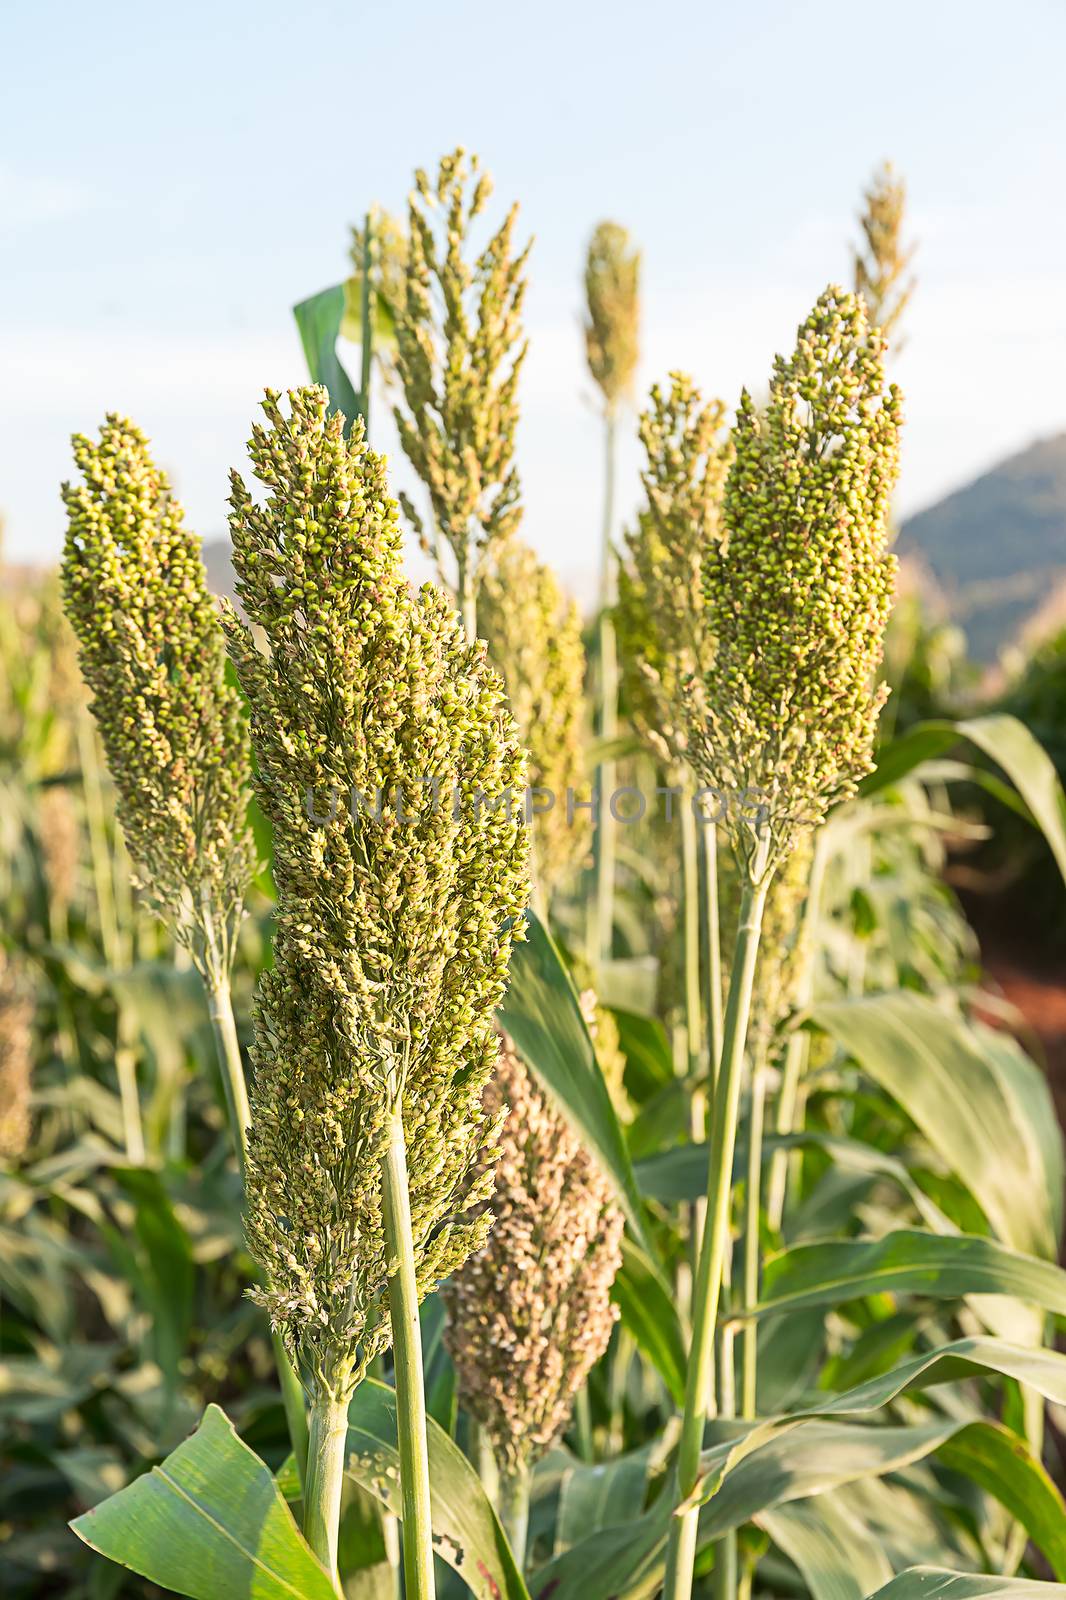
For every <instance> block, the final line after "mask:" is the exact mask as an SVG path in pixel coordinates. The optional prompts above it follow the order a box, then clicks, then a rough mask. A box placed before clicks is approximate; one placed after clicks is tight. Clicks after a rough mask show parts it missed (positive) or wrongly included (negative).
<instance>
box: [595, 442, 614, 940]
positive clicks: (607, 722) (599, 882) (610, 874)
mask: <svg viewBox="0 0 1066 1600" xmlns="http://www.w3.org/2000/svg"><path fill="white" fill-rule="evenodd" d="M615 432H616V423H615V416H614V413H613V411H611V410H608V411H607V413H606V416H605V418H604V483H603V534H602V544H601V551H600V630H599V632H600V738H601V739H614V738H615V737H616V735H617V733H618V647H617V642H616V640H615V632H614V618H613V616H612V613H611V608H612V606H613V605H614V562H613V559H612V553H611V535H612V533H613V532H614V482H615ZM615 782H616V773H615V764H614V762H613V761H605V762H603V763H602V764H601V766H600V771H599V816H598V819H597V827H596V947H595V948H594V950H593V951H592V956H593V960H597V959H598V960H600V961H609V960H610V958H611V953H612V950H613V947H614V874H615V859H616V854H617V839H616V837H615V819H614V813H613V812H612V810H611V799H612V797H613V795H614V791H615Z"/></svg>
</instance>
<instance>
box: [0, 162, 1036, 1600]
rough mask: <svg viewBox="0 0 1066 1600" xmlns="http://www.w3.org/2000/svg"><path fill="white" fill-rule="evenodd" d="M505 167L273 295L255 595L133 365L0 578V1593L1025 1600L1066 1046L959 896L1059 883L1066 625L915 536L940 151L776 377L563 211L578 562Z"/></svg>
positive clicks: (255, 495) (238, 497) (255, 441)
mask: <svg viewBox="0 0 1066 1600" xmlns="http://www.w3.org/2000/svg"><path fill="white" fill-rule="evenodd" d="M509 199H510V196H508V195H506V194H504V195H501V194H500V193H498V192H497V191H496V189H495V188H494V185H493V183H492V181H491V180H490V178H489V176H488V174H487V172H486V170H485V168H484V167H483V165H482V164H481V163H480V162H479V161H478V159H477V158H476V157H475V156H473V155H472V154H470V153H467V152H465V151H464V150H462V149H456V150H454V151H452V152H451V153H449V154H447V155H445V156H444V157H443V159H441V160H440V161H439V162H438V163H437V164H435V165H431V166H428V167H427V168H426V169H424V170H419V171H418V172H417V173H416V174H415V176H414V179H413V182H412V186H411V189H410V196H409V200H408V202H407V205H406V209H403V208H401V207H397V209H396V210H395V212H389V211H386V210H384V209H381V208H377V207H374V208H371V209H369V210H367V211H366V213H365V215H364V216H363V217H361V218H360V219H359V220H358V222H357V224H356V225H355V226H354V227H353V229H352V233H351V255H350V261H349V263H348V269H347V274H348V275H347V276H346V277H345V278H343V280H342V281H339V282H337V283H336V284H335V285H334V286H333V287H331V288H327V289H325V290H323V291H321V292H319V293H315V294H311V295H309V296H308V297H307V298H305V299H302V300H300V301H299V303H298V304H297V305H296V307H295V323H296V328H297V330H298V335H299V339H300V344H301V349H302V353H303V357H304V359H305V361H306V366H307V374H306V381H305V382H304V383H303V384H302V385H300V386H297V387H293V388H291V389H286V390H284V391H277V390H274V389H271V388H267V389H265V391H264V390H260V391H259V392H258V393H255V392H251V393H249V395H248V403H247V416H248V422H247V431H248V436H249V442H248V446H247V451H246V454H245V455H244V456H243V457H242V458H241V459H237V460H234V461H233V463H232V467H233V471H232V474H231V477H230V484H229V500H228V520H229V536H230V541H231V546H232V565H233V573H234V575H235V576H234V581H233V584H232V585H231V586H230V593H229V595H228V597H227V596H223V597H222V598H219V597H217V596H216V594H215V593H213V592H212V591H211V589H209V586H208V580H207V574H206V571H205V566H204V561H203V558H202V554H201V541H200V538H199V537H198V535H197V534H196V533H194V532H193V531H192V529H191V526H190V523H189V522H188V521H187V520H186V518H185V514H184V511H183V508H182V504H181V501H180V498H179V497H178V494H177V492H176V488H172V487H171V481H170V477H169V475H168V472H166V471H164V469H163V467H162V465H161V464H160V459H159V457H158V455H157V452H156V448H155V446H154V444H153V441H152V440H150V439H149V438H148V437H147V435H146V433H145V432H144V431H142V427H141V426H140V425H139V423H138V419H137V418H130V417H127V416H125V415H123V414H121V413H118V412H111V413H108V414H107V415H104V416H100V415H86V416H80V415H75V416H72V417H71V427H72V428H74V429H76V430H78V431H76V432H75V433H74V436H73V440H72V444H71V450H70V456H69V464H68V469H67V479H66V481H65V482H64V483H63V485H62V491H61V493H62V502H63V520H64V528H65V544H64V548H63V552H62V556H61V559H60V560H59V562H58V565H57V566H56V567H55V568H54V569H53V568H48V569H46V568H45V567H44V565H41V566H40V567H38V568H36V569H34V570H32V571H31V570H29V569H16V568H15V567H14V566H9V567H8V568H7V569H6V570H5V583H4V588H3V594H2V597H0V910H2V916H0V1592H2V1594H3V1595H4V1596H5V1597H9V1600H49V1597H53V1596H62V1597H70V1600H120V1597H133V1596H147V1597H149V1600H155V1597H160V1596H168V1595H178V1596H190V1597H193V1600H245V1597H247V1600H330V1597H331V1596H337V1595H342V1596H346V1597H347V1600H432V1597H433V1596H439V1597H440V1600H462V1597H463V1596H464V1595H473V1596H475V1597H476V1600H653V1597H655V1596H659V1595H661V1596H663V1597H664V1600H689V1597H691V1596H698V1597H712V1596H713V1597H714V1600H756V1597H805V1596H809V1597H811V1600H866V1597H872V1596H876V1597H877V1600H925V1597H932V1596H936V1597H937V1600H978V1597H985V1596H988V1597H993V1600H996V1597H1004V1600H1007V1597H1015V1596H1016V1597H1018V1600H1025V1597H1027V1596H1030V1597H1033V1600H1036V1597H1039V1596H1041V1595H1044V1594H1045V1593H1046V1594H1048V1595H1049V1596H1050V1595H1052V1594H1053V1593H1056V1592H1058V1589H1059V1588H1060V1587H1063V1586H1064V1585H1066V1502H1064V1498H1063V1488H1064V1486H1066V1354H1062V1353H1060V1351H1059V1349H1058V1342H1059V1334H1060V1331H1061V1330H1062V1328H1063V1327H1064V1326H1066V1271H1064V1270H1063V1268H1062V1267H1061V1266H1060V1264H1059V1262H1060V1254H1061V1251H1062V1243H1063V1196H1064V1179H1066V1167H1064V1149H1063V1139H1062V1135H1061V1132H1060V1124H1059V1120H1058V1116H1057V1112H1056V1098H1055V1092H1054V1091H1055V1089H1056V1087H1059V1088H1061V1085H1056V1084H1055V1082H1054V1079H1053V1076H1050V1075H1049V1072H1048V1070H1047V1059H1046V1056H1045V1052H1044V1049H1043V1044H1042V1040H1041V1037H1040V1027H1039V1019H1034V1018H1030V1017H1027V1016H1026V1015H1025V1014H1023V1012H1022V1011H1020V1010H1019V1009H1018V1008H1017V1007H1016V1006H1015V1005H1014V1004H1012V1002H1011V1000H1010V998H1009V985H1005V986H1001V985H1000V984H998V983H997V982H996V981H994V977H993V976H991V975H990V974H989V973H988V972H987V971H986V970H985V969H984V968H983V966H982V955H981V948H980V945H979V942H978V938H977V935H976V933H975V931H974V921H975V917H973V916H971V913H972V912H973V905H974V897H975V894H976V892H977V891H976V890H975V885H976V886H977V888H978V889H980V887H981V886H982V885H983V886H984V887H985V888H987V887H988V885H989V884H990V883H993V882H994V883H996V884H999V883H1000V882H1005V881H1007V880H1009V881H1010V882H1011V883H1013V884H1015V885H1018V884H1021V885H1022V888H1021V891H1020V892H1021V895H1022V900H1023V904H1024V906H1025V907H1026V910H1025V912H1024V913H1023V920H1025V919H1026V918H1030V919H1032V920H1033V921H1034V923H1035V922H1036V921H1038V920H1039V918H1041V917H1045V918H1047V919H1049V922H1053V921H1054V919H1056V918H1057V919H1059V921H1060V922H1061V918H1062V907H1063V904H1064V903H1066V902H1064V900H1063V898H1062V895H1063V885H1062V879H1063V877H1064V876H1066V796H1064V792H1063V787H1062V783H1061V781H1060V776H1059V770H1058V769H1059V767H1060V766H1061V765H1062V745H1061V735H1062V728H1063V725H1064V724H1063V719H1062V717H1061V716H1058V715H1057V707H1059V706H1061V705H1062V694H1061V687H1060V684H1061V678H1062V665H1061V663H1062V661H1063V659H1066V647H1064V644H1063V636H1062V635H1058V636H1052V637H1050V638H1049V639H1048V640H1047V641H1045V643H1044V644H1043V645H1042V646H1041V648H1040V649H1039V650H1033V651H1031V652H1030V653H1029V654H1027V655H1026V657H1025V659H1024V660H1019V661H1018V662H1016V663H1015V665H1014V667H1013V669H1012V672H1011V675H1010V678H1009V682H1006V683H1005V684H1004V683H1000V684H999V685H994V686H992V687H990V686H989V684H988V682H987V681H985V682H984V683H983V684H982V683H979V682H978V675H977V673H976V671H975V670H974V669H971V668H970V667H969V666H968V664H967V662H966V660H965V652H964V648H963V646H962V645H961V643H960V642H959V636H958V634H957V632H956V631H955V630H953V629H952V628H951V627H950V626H949V625H948V624H947V623H946V622H945V621H944V620H943V619H942V618H940V617H938V616H936V615H934V614H932V613H931V612H930V611H929V610H928V608H926V606H925V605H924V603H923V601H922V598H921V596H920V595H919V594H918V592H917V591H916V590H915V588H914V587H913V585H911V584H908V583H907V582H905V581H903V579H902V578H901V576H900V562H899V560H897V555H896V551H895V546H896V528H897V518H896V515H895V510H894V507H895V496H896V486H897V474H898V468H899V461H900V453H901V451H904V452H905V451H906V448H907V440H908V427H909V424H908V421H907V406H906V396H905V395H904V394H903V393H902V392H901V388H900V386H899V385H898V384H897V381H896V355H897V351H898V350H899V349H900V348H902V345H903V342H904V338H905V334H906V332H907V330H908V319H909V316H910V314H911V311H912V296H913V294H914V293H915V290H916V274H917V268H916V267H915V264H914V263H915V259H916V258H915V255H914V247H913V240H912V235H911V231H910V219H909V213H908V210H907V200H906V189H905V186H904V184H903V181H902V179H901V177H900V175H899V174H898V173H897V172H895V171H894V170H893V169H892V168H891V167H889V166H885V167H883V168H879V169H878V170H877V171H876V172H875V173H874V174H873V175H872V177H871V178H870V181H869V184H868V187H867V189H866V191H865V193H864V194H862V195H861V196H860V197H858V199H857V201H856V211H857V214H858V225H857V227H856V229H855V237H856V239H857V241H858V242H857V244H856V245H855V248H854V251H853V262H852V272H851V275H850V278H849V279H848V281H846V282H842V283H833V282H829V283H828V284H827V286H826V287H824V288H823V289H821V292H818V286H815V290H814V292H813V293H812V294H811V295H810V296H809V297H808V299H807V300H806V301H805V302H803V303H797V304H796V305H795V307H794V315H793V318H792V322H793V326H794V329H795V332H794V334H793V335H792V337H791V342H789V343H788V344H787V345H785V346H784V347H783V348H782V349H781V352H780V354H779V355H778V356H777V358H776V360H775V361H774V362H773V363H772V365H770V366H769V367H767V369H766V370H761V371H760V370H756V371H752V372H751V373H750V374H749V375H748V380H747V387H746V388H745V389H744V391H743V392H742V393H739V394H734V393H729V394H721V395H719V394H716V393H713V392H710V391H709V390H707V389H705V388H704V387H703V386H701V385H699V384H697V382H696V381H695V379H694V378H693V377H692V376H690V375H689V374H688V373H686V372H685V371H681V370H677V371H663V372H661V373H659V374H658V375H657V377H656V378H655V379H654V381H653V382H652V383H651V385H650V387H649V386H645V385H644V384H642V383H638V377H637V374H638V361H639V359H640V356H641V349H642V343H641V341H642V337H643V321H642V317H643V312H644V300H643V292H644V279H643V258H642V252H641V248H640V245H639V242H638V241H637V240H636V239H635V238H634V237H632V236H631V235H630V233H629V232H627V230H626V228H624V227H623V226H621V225H620V224H619V223H616V222H613V221H604V222H601V223H600V224H599V225H598V226H596V227H595V228H594V229H590V232H589V237H588V249H587V258H586V261H585V263H584V267H583V277H582V281H581V287H582V296H583V308H582V320H581V327H580V329H577V328H575V329H574V330H573V336H574V338H575V340H578V341H581V340H583V352H582V353H583V357H584V360H585V364H586V366H587V379H588V384H589V387H590V392H591V393H592V394H593V395H594V397H595V407H596V415H597V425H596V426H597V435H598V438H599V440H600V445H599V450H600V454H599V456H598V459H597V463H596V471H597V474H598V475H599V477H598V481H599V483H600V485H601V487H600V490H599V494H600V498H601V501H602V528H601V529H599V530H595V531H594V532H593V533H592V534H591V535H590V541H589V542H590V546H591V547H593V548H594V549H595V550H596V553H597V554H596V559H597V563H598V592H597V596H596V599H595V603H594V604H592V605H590V606H588V607H584V608H583V607H581V606H579V605H578V603H577V602H576V601H575V600H574V599H573V598H572V597H571V595H569V594H568V592H567V589H566V586H565V585H564V583H563V582H562V581H561V578H560V577H559V575H558V574H557V573H556V572H555V571H553V569H552V567H551V565H549V564H548V563H546V562H545V560H544V559H543V558H542V555H541V554H540V553H539V552H538V550H537V549H535V548H534V546H533V544H532V542H527V540H526V537H525V534H526V531H527V530H526V528H525V526H524V522H523V513H524V510H525V488H524V479H523V477H522V475H521V471H520V468H521V466H522V452H521V438H522V435H521V431H520V424H521V419H522V406H523V378H524V374H525V355H526V346H527V336H526V328H525V315H526V300H527V285H528V284H529V283H530V280H531V278H532V277H533V276H534V274H535V270H536V258H535V256H531V255H530V253H529V249H528V239H527V235H526V233H525V231H524V223H523V218H522V213H521V212H520V210H519V209H518V207H517V206H510V205H509ZM918 260H919V261H920V257H919V258H918ZM917 292H918V293H920V285H918V287H917ZM269 376H270V375H269V373H265V374H264V377H265V378H269ZM385 439H387V440H388V451H387V454H386V453H385V444H384V443H383V442H382V441H383V440H385ZM633 450H638V451H639V469H638V470H639V482H637V481H635V476H636V475H635V474H632V473H630V479H632V480H633V481H628V480H627V479H626V476H625V475H626V473H627V472H629V468H628V466H627V463H628V462H629V461H630V459H631V454H630V452H631V451H633ZM632 459H636V457H632ZM176 483H177V485H178V486H180V478H177V477H176ZM56 487H57V489H58V485H57V486H56ZM631 502H632V503H634V504H636V505H637V510H636V512H635V513H634V514H633V515H630V514H629V513H628V511H627V509H626V508H627V507H628V506H629V505H630V503H631ZM412 572H414V573H415V574H416V575H418V581H415V580H414V578H413V577H412ZM422 575H424V580H423V577H422ZM222 587H225V585H223V586H222ZM1056 730H1057V731H1056ZM1056 738H1058V740H1059V743H1058V744H1056ZM1026 885H1028V888H1027V887H1026ZM1048 907H1050V908H1051V909H1050V911H1048V910H1047V908H1048ZM976 920H979V917H977V919H976ZM1041 926H1044V924H1043V923H1042V924H1041ZM1001 934H1002V937H1001V939H1000V945H999V947H998V948H1002V947H1003V943H1004V940H1006V942H1007V944H1010V939H1011V935H1010V930H1009V928H1008V929H1007V930H1006V932H1003V930H1001ZM1048 947H1049V948H1053V947H1054V941H1053V939H1052V938H1051V936H1050V935H1049V936H1048ZM1012 948H1015V947H1013V946H1012ZM1017 948H1020V946H1018V947H1017ZM1005 987H1006V988H1007V990H1008V992H1007V993H1005V992H1004V988H1005ZM1034 1020H1035V1021H1036V1022H1037V1026H1036V1027H1035V1028H1034V1026H1033V1025H1032V1023H1033V1021H1034ZM1064 1593H1066V1588H1064Z"/></svg>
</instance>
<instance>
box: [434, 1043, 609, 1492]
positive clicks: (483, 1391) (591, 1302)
mask: <svg viewBox="0 0 1066 1600" xmlns="http://www.w3.org/2000/svg"><path fill="white" fill-rule="evenodd" d="M485 1104H486V1111H487V1113H488V1114H489V1115H490V1116H493V1117H495V1116H498V1115H499V1114H500V1113H503V1114H504V1122H503V1127H502V1131H501V1134H500V1150H501V1153H500V1161H499V1165H498V1167H497V1170H496V1188H495V1193H494V1195H493V1198H492V1201H491V1212H492V1215H493V1218H494V1221H493V1226H492V1231H491V1233H490V1234H489V1236H488V1239H487V1241H486V1243H485V1244H484V1246H483V1247H482V1249H481V1250H480V1251H478V1253H477V1254H475V1255H472V1256H471V1257H470V1259H469V1260H468V1261H467V1262H466V1264H465V1266H463V1268H462V1269H461V1270H460V1271H459V1272H458V1273H456V1275H455V1277H454V1278H453V1279H452V1281H451V1282H450V1283H449V1285H448V1286H447V1288H446V1290H445V1295H446V1300H447V1305H448V1319H449V1320H448V1329H447V1332H446V1335H445V1339H446V1343H447V1346H448V1349H449V1350H450V1352H451V1356H452V1359H453V1361H454V1362H455V1367H456V1372H457V1374H458V1378H459V1388H460V1392H461V1394H462V1398H463V1403H464V1405H465V1406H466V1407H467V1408H468V1410H469V1411H470V1412H471V1413H472V1415H473V1416H475V1417H476V1418H477V1420H478V1422H479V1423H480V1424H481V1426H482V1427H483V1428H484V1429H485V1431H486V1433H487V1434H488V1437H489V1439H490V1441H491V1443H492V1448H493V1454H494V1455H495V1457H496V1460H497V1462H498V1463H499V1464H500V1466H501V1467H502V1468H504V1470H505V1471H507V1472H514V1471H516V1470H521V1469H524V1468H527V1467H529V1466H530V1465H532V1463H533V1462H534V1461H535V1460H536V1459H537V1458H538V1457H539V1456H541V1455H542V1454H543V1453H544V1451H545V1450H547V1449H548V1447H549V1445H551V1443H552V1442H553V1440H555V1439H556V1438H557V1437H558V1436H559V1434H560V1433H561V1432H562V1431H563V1429H564V1428H565V1427H566V1424H567V1422H568V1421H569V1419H570V1412H571V1409H572V1407H573V1403H574V1397H575V1395H576V1394H577V1392H578V1390H579V1389H580V1388H581V1386H582V1384H583V1383H584V1381H585V1379H586V1377H587V1376H588V1374H589V1371H590V1370H591V1368H592V1367H593V1366H594V1365H595V1363H596V1362H597V1361H598V1360H599V1358H600V1356H601V1355H602V1354H603V1352H604V1350H605V1349H606V1348H607V1343H608V1340H609V1339H610V1336H611V1329H612V1328H613V1326H614V1323H615V1319H616V1317H617V1314H618V1313H617V1310H616V1308H615V1307H614V1306H613V1305H612V1304H611V1299H610V1293H611V1285H612V1283H613V1282H614V1279H615V1275H616V1274H617V1272H618V1269H619V1267H620V1265H621V1259H622V1254H621V1252H622V1229H623V1218H622V1214H621V1212H620V1210H619V1209H618V1206H617V1205H616V1204H615V1202H614V1200H613V1199H612V1197H611V1190H610V1186H609V1184H608V1182H607V1179H606V1178H605V1177H604V1175H603V1173H602V1172H601V1170H600V1168H599V1167H598V1166H597V1165H596V1163H595V1161H594V1160H593V1158H592V1157H591V1156H590V1155H589V1153H588V1152H587V1151H586V1150H585V1149H584V1147H583V1146H582V1144H581V1142H580V1140H579V1139H578V1137H577V1135H576V1134H575V1133H574V1131H573V1129H572V1128H571V1127H570V1125H569V1124H568V1123H567V1122H566V1120H565V1119H564V1118H563V1117H562V1116H561V1114H560V1113H559V1112H558V1111H557V1110H556V1109H555V1107H554V1106H553V1105H552V1104H551V1102H550V1101H549V1099H548V1097H547V1096H546V1095H545V1094H544V1093H543V1091H542V1090H541V1089H540V1088H539V1087H538V1085H537V1084H535V1083H534V1081H533V1079H532V1078H531V1076H530V1074H529V1072H528V1071H527V1069H526V1068H525V1066H524V1065H523V1063H522V1061H521V1060H520V1059H519V1057H518V1054H517V1052H516V1051H515V1049H514V1047H513V1045H512V1044H511V1043H510V1041H509V1040H506V1039H505V1041H504V1049H503V1052H502V1054H501V1057H500V1064H499V1067H498V1069H497V1071H496V1074H495V1076H494V1077H493V1078H492V1080H491V1082H490V1083H489V1085H488V1088H487V1090H486V1095H485Z"/></svg>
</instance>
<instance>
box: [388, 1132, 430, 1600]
mask: <svg viewBox="0 0 1066 1600" xmlns="http://www.w3.org/2000/svg"><path fill="white" fill-rule="evenodd" d="M381 1168H382V1198H383V1202H384V1207H383V1208H384V1215H385V1240H386V1243H387V1246H388V1251H389V1259H390V1260H391V1261H394V1262H395V1263H396V1265H395V1270H394V1271H393V1274H392V1277H391V1278H390V1279H389V1309H390V1312H391V1315H392V1351H393V1359H394V1362H395V1370H396V1432H397V1437H398V1440H399V1446H400V1494H401V1503H402V1505H403V1572H404V1582H405V1594H406V1600H433V1594H434V1585H433V1528H432V1522H431V1520H430V1501H429V1445H428V1442H427V1438H426V1397H425V1387H424V1380H423V1374H422V1340H421V1336H420V1333H419V1326H418V1287H417V1283H416V1280H415V1251H414V1240H413V1238H412V1234H411V1197H410V1193H409V1191H408V1186H407V1148H406V1145H405V1143H404V1136H403V1117H402V1115H401V1109H400V1106H399V1105H397V1107H396V1109H395V1111H394V1112H393V1117H392V1128H391V1131H390V1138H389V1148H388V1152H387V1154H386V1155H385V1157H384V1159H383V1161H382V1164H381Z"/></svg>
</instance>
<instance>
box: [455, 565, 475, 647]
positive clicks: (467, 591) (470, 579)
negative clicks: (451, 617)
mask: <svg viewBox="0 0 1066 1600" xmlns="http://www.w3.org/2000/svg"><path fill="white" fill-rule="evenodd" d="M457 598H458V601H459V615H460V617H461V618H462V622H463V630H464V632H465V633H466V638H467V643H468V644H473V643H474V640H475V639H476V638H477V589H476V588H475V586H474V574H473V573H472V571H471V570H470V560H469V556H468V555H467V554H464V555H463V557H462V559H461V560H460V562H459V582H458V596H457Z"/></svg>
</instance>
